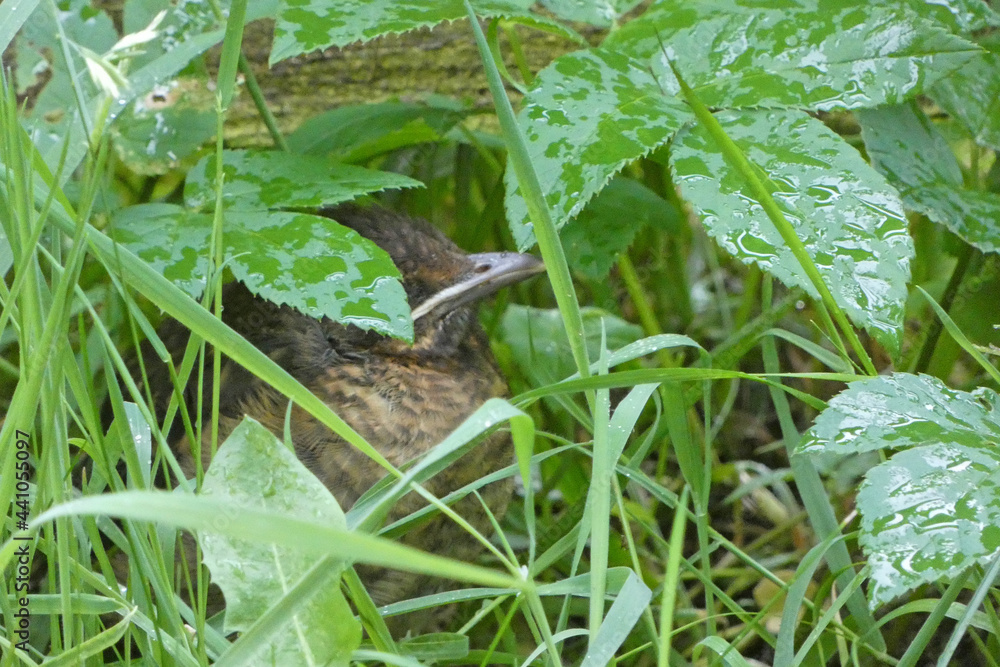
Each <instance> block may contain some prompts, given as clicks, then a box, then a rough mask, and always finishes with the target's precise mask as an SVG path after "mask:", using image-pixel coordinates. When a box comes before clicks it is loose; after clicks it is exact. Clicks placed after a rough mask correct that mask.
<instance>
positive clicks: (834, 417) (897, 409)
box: [798, 373, 1000, 454]
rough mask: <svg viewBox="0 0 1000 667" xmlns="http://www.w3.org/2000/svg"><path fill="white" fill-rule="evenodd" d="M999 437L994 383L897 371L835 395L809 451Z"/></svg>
mask: <svg viewBox="0 0 1000 667" xmlns="http://www.w3.org/2000/svg"><path fill="white" fill-rule="evenodd" d="M984 438H991V439H992V441H994V442H1000V399H998V397H997V394H996V393H994V392H992V391H990V390H989V389H983V390H980V391H979V392H976V393H971V394H970V393H969V392H965V391H958V390H956V389H950V388H948V387H947V386H945V384H944V383H943V382H941V381H940V380H938V379H937V378H934V377H932V376H930V375H911V374H908V373H894V374H892V375H889V376H885V377H877V378H871V379H866V380H859V381H857V382H852V383H851V384H850V385H848V387H847V389H846V390H844V391H843V392H841V393H840V394H838V395H837V396H835V397H834V398H833V399H831V400H830V404H829V407H828V408H827V409H826V410H824V411H823V412H822V413H821V414H820V415H819V416H818V417H817V418H816V423H815V424H814V425H813V427H812V428H811V429H809V431H808V432H807V433H806V434H805V436H804V437H803V439H802V442H801V443H800V445H799V449H798V451H799V452H800V453H805V454H818V453H821V452H832V453H836V454H848V453H860V452H868V451H874V450H877V449H884V448H887V447H888V448H893V449H900V448H907V447H917V446H920V445H923V444H927V443H930V442H943V443H948V444H957V445H961V446H967V447H972V446H976V445H978V444H981V443H982V441H983V439H984Z"/></svg>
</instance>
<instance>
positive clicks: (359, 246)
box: [223, 211, 413, 340]
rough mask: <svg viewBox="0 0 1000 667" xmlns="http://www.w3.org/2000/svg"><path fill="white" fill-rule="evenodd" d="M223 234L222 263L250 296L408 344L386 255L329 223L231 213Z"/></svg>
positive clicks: (399, 291) (405, 317)
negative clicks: (247, 289) (251, 294)
mask: <svg viewBox="0 0 1000 667" xmlns="http://www.w3.org/2000/svg"><path fill="white" fill-rule="evenodd" d="M231 220H232V223H230V224H229V225H228V226H227V228H226V232H225V233H224V235H223V238H224V244H225V248H226V250H225V254H226V257H227V259H228V258H232V259H231V260H229V263H228V264H227V266H228V267H229V268H230V269H231V270H232V272H233V275H235V276H236V277H237V278H239V279H240V280H241V281H242V282H243V283H244V284H246V286H247V287H249V288H250V291H251V292H253V293H254V294H259V295H261V296H263V297H264V298H266V299H267V300H268V301H273V302H274V303H279V304H282V303H285V304H288V305H290V306H292V307H293V308H295V309H296V310H299V311H301V312H303V313H306V314H307V315H311V316H312V317H316V318H319V317H324V316H325V317H329V318H330V319H332V320H334V321H336V322H343V323H344V324H353V325H355V326H357V327H360V328H362V329H374V330H376V331H379V332H380V333H384V334H388V335H390V336H396V337H398V338H404V339H406V340H411V339H412V338H413V322H412V320H411V319H410V308H409V306H408V305H407V302H406V292H405V291H404V290H403V286H402V284H401V283H400V282H399V277H400V276H399V271H398V270H397V269H396V267H395V266H394V265H393V263H392V260H391V259H389V255H388V254H387V253H386V252H385V251H384V250H382V249H381V248H379V247H378V246H376V245H375V244H374V243H372V242H371V241H368V240H367V239H365V238H363V237H362V236H360V235H359V234H358V233H357V232H355V231H353V230H350V229H348V228H346V227H343V226H341V225H339V224H337V223H336V222H334V221H333V220H330V219H329V218H324V217H321V216H316V215H309V214H307V213H290V212H286V211H240V212H234V213H233V214H232V217H231Z"/></svg>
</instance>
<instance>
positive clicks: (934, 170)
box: [857, 104, 1000, 252]
mask: <svg viewBox="0 0 1000 667" xmlns="http://www.w3.org/2000/svg"><path fill="white" fill-rule="evenodd" d="M857 118H858V120H859V121H860V123H861V136H862V137H863V138H864V141H865V148H866V149H867V150H868V156H869V157H870V158H871V161H872V166H874V167H875V168H876V169H878V170H879V171H880V172H881V173H882V174H883V175H885V177H886V178H888V179H889V182H890V183H892V184H893V185H894V186H895V187H896V188H897V189H898V190H899V193H900V195H901V196H902V197H903V202H904V203H905V204H906V206H907V207H908V208H911V209H913V210H914V211H918V212H920V213H923V214H924V215H926V216H927V217H928V218H930V219H931V220H933V221H934V222H937V223H940V224H943V225H944V226H946V227H947V228H948V229H950V230H951V231H952V232H954V233H955V234H958V235H959V236H960V237H962V238H963V239H964V240H965V241H966V242H968V243H970V244H972V245H974V246H976V247H977V248H979V249H980V250H982V251H983V252H997V251H1000V196H998V195H996V194H994V193H992V192H982V191H978V190H966V189H964V188H963V182H962V170H961V168H960V167H959V164H958V160H956V159H955V155H954V153H952V151H951V148H950V147H949V146H948V142H947V141H946V140H945V138H944V137H943V136H941V134H940V133H938V131H937V129H936V128H935V127H934V124H933V123H932V122H931V120H930V119H929V118H928V117H927V116H926V115H924V114H923V113H922V112H921V111H920V110H919V109H918V108H917V107H916V106H915V105H913V104H908V105H901V106H895V107H885V108H881V109H871V110H868V109H866V110H861V111H858V112H857Z"/></svg>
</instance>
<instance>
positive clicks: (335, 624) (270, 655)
mask: <svg viewBox="0 0 1000 667" xmlns="http://www.w3.org/2000/svg"><path fill="white" fill-rule="evenodd" d="M201 492H202V495H204V496H207V497H210V498H218V499H221V500H224V501H231V502H232V503H234V504H237V505H242V506H246V507H248V508H253V509H260V510H267V511H273V512H276V513H281V514H286V515H288V516H294V517H297V518H301V519H306V520H312V521H322V522H325V523H328V524H329V525H331V526H334V527H337V528H344V527H345V526H346V523H345V520H344V513H343V511H341V509H340V506H339V505H338V504H337V501H336V500H335V499H334V497H333V496H332V495H331V494H330V492H329V490H327V488H326V487H325V486H324V485H323V483H322V482H320V481H319V480H318V479H316V477H315V476H313V474H312V473H311V472H309V470H308V469H307V468H306V467H305V466H304V465H302V463H301V462H300V461H299V460H298V458H296V456H295V454H293V453H292V452H291V451H289V450H288V449H287V448H286V447H285V446H284V445H282V444H281V443H280V442H279V441H278V439H277V438H275V437H274V435H273V434H272V433H271V432H270V431H268V430H267V429H265V428H264V427H263V426H261V425H260V424H258V423H257V422H255V421H253V420H252V419H249V418H247V419H244V421H243V422H242V423H241V424H240V425H239V426H237V427H236V428H235V429H234V430H233V432H232V434H231V435H230V436H229V438H227V439H226V442H225V443H223V444H222V446H221V447H220V448H219V451H218V452H217V453H216V455H215V457H214V458H213V460H212V465H211V466H210V467H209V469H208V471H207V472H206V473H205V481H204V484H203V485H202V491H201ZM234 520H236V521H238V520H239V517H238V516H220V517H219V521H234ZM198 540H199V542H200V544H201V548H202V550H203V552H204V559H205V563H206V565H208V567H209V569H210V570H211V572H212V581H213V582H214V583H216V584H218V586H219V588H221V589H222V592H223V594H224V595H225V597H226V631H227V632H241V631H245V630H247V629H249V628H250V627H251V626H252V625H253V624H254V622H255V621H256V620H257V619H258V618H259V617H260V616H261V615H262V614H263V613H264V612H265V611H266V610H267V609H268V607H270V606H271V605H272V604H273V603H274V602H275V601H276V600H278V599H280V598H281V597H282V596H283V595H284V594H285V593H286V592H287V591H288V589H289V588H291V586H292V584H293V583H294V582H295V581H296V580H298V579H299V578H300V577H302V576H303V575H305V574H306V573H307V572H308V571H309V570H310V568H311V567H312V566H313V564H314V563H315V562H316V557H315V555H314V554H310V553H307V552H303V551H298V550H295V549H290V548H287V547H281V546H276V545H270V544H261V543H257V542H248V541H245V540H240V539H235V538H231V537H227V536H225V535H220V534H217V533H213V532H210V531H204V532H201V533H199V535H198ZM286 624H287V627H286V629H285V630H284V631H282V632H277V633H275V634H274V635H273V636H272V638H271V641H270V643H269V645H268V646H267V647H266V649H265V651H262V652H261V653H258V654H257V655H256V656H255V659H254V660H253V661H252V663H251V664H258V665H272V664H273V665H281V664H306V663H307V662H312V661H316V663H317V664H326V663H328V662H330V661H336V662H337V663H338V664H346V663H347V660H348V658H349V657H350V654H351V651H353V650H354V649H355V648H357V647H358V646H359V644H360V643H361V625H360V624H359V623H358V621H357V620H355V618H354V615H353V613H352V611H351V609H350V607H349V606H348V605H347V601H346V600H345V599H344V597H343V595H342V594H341V592H340V588H339V586H337V585H331V586H327V587H324V588H323V589H322V590H320V591H317V592H316V593H315V594H314V595H313V597H312V599H311V600H310V601H309V602H307V603H306V604H305V605H304V607H303V608H302V609H301V610H300V611H299V612H298V613H297V614H295V615H294V616H293V617H291V618H287V619H286Z"/></svg>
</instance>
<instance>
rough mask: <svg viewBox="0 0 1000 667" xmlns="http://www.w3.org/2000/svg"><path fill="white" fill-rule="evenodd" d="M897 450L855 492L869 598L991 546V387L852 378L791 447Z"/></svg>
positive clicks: (995, 440)
mask: <svg viewBox="0 0 1000 667" xmlns="http://www.w3.org/2000/svg"><path fill="white" fill-rule="evenodd" d="M886 448H891V449H900V448H904V451H902V452H901V453H898V454H896V455H895V456H893V457H892V459H890V460H889V461H888V462H886V463H883V464H881V465H878V466H876V467H875V468H873V469H872V470H870V471H869V472H868V474H867V476H866V480H865V483H864V484H863V485H862V487H861V491H860V493H859V495H858V503H857V504H858V509H859V510H860V512H861V515H862V523H861V545H862V547H863V548H864V549H865V552H866V553H867V554H868V557H869V564H870V565H871V567H872V582H873V586H872V589H871V591H870V602H871V605H872V607H873V608H874V607H877V606H879V605H882V604H885V603H887V602H889V601H891V600H892V599H894V598H895V597H897V596H899V595H900V594H902V593H905V592H906V591H908V590H912V589H913V588H914V587H916V586H918V585H920V584H924V583H928V582H932V581H940V580H942V579H948V578H951V577H954V576H956V575H958V574H959V573H961V572H962V571H963V570H965V569H966V568H968V567H970V566H971V565H973V564H976V563H984V562H986V561H987V560H989V559H992V558H994V557H996V555H997V553H998V550H1000V396H998V395H997V394H996V392H994V391H992V390H990V389H985V388H983V389H979V390H977V391H975V392H973V393H968V392H964V391H957V390H954V389H950V388H948V387H946V386H945V385H944V384H943V383H942V382H941V381H940V380H938V379H937V378H934V377H931V376H928V375H919V376H917V375H909V374H906V373H896V374H893V375H891V376H888V377H877V378H871V379H866V380H859V381H857V382H852V383H851V384H850V385H849V386H848V388H847V389H846V390H845V391H843V392H841V393H840V394H839V395H838V396H836V397H834V398H833V399H832V400H831V401H830V405H829V407H828V408H827V409H826V410H824V411H823V412H822V413H821V414H820V416H819V417H818V418H817V419H816V424H815V425H814V426H813V428H811V429H810V430H809V431H808V432H807V433H806V435H805V436H804V438H803V441H802V443H801V445H800V448H799V451H800V452H802V453H809V454H815V453H820V452H831V453H840V454H846V453H856V452H865V451H872V450H876V449H886Z"/></svg>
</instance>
